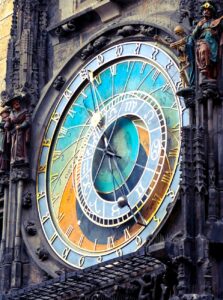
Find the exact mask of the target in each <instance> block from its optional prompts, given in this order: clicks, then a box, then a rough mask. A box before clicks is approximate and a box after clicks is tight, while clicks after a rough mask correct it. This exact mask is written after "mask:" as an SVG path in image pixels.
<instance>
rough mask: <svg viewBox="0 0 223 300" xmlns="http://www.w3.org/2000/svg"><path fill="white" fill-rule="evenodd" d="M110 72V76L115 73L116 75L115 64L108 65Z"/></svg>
mask: <svg viewBox="0 0 223 300" xmlns="http://www.w3.org/2000/svg"><path fill="white" fill-rule="evenodd" d="M110 72H111V74H112V76H115V75H116V65H112V66H111V67H110Z"/></svg>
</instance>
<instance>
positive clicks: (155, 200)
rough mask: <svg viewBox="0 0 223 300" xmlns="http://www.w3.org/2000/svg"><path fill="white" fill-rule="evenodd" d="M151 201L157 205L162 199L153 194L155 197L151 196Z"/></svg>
mask: <svg viewBox="0 0 223 300" xmlns="http://www.w3.org/2000/svg"><path fill="white" fill-rule="evenodd" d="M152 201H153V202H157V203H158V204H160V203H161V201H162V198H161V197H160V196H159V195H158V194H155V195H154V196H153V198H152Z"/></svg>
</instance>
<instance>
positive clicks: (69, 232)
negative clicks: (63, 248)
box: [65, 225, 74, 237]
mask: <svg viewBox="0 0 223 300" xmlns="http://www.w3.org/2000/svg"><path fill="white" fill-rule="evenodd" d="M73 230H74V227H73V226H72V225H70V226H69V227H68V228H67V230H66V232H65V234H66V236H67V237H69V236H70V235H71V233H72V232H73Z"/></svg>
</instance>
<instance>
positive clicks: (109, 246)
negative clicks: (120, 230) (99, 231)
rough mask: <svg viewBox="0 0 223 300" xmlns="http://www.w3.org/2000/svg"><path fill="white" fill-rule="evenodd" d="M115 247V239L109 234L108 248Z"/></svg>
mask: <svg viewBox="0 0 223 300" xmlns="http://www.w3.org/2000/svg"><path fill="white" fill-rule="evenodd" d="M114 247H115V241H114V237H113V236H109V237H108V239H107V249H112V248H114Z"/></svg>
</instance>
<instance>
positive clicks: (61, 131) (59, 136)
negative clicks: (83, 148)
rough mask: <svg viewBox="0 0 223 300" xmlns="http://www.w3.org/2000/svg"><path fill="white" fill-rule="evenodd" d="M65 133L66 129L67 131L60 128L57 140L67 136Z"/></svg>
mask: <svg viewBox="0 0 223 300" xmlns="http://www.w3.org/2000/svg"><path fill="white" fill-rule="evenodd" d="M67 132H68V129H67V128H65V127H61V128H60V132H59V135H58V138H59V139H61V138H64V137H65V136H66V135H67Z"/></svg>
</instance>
